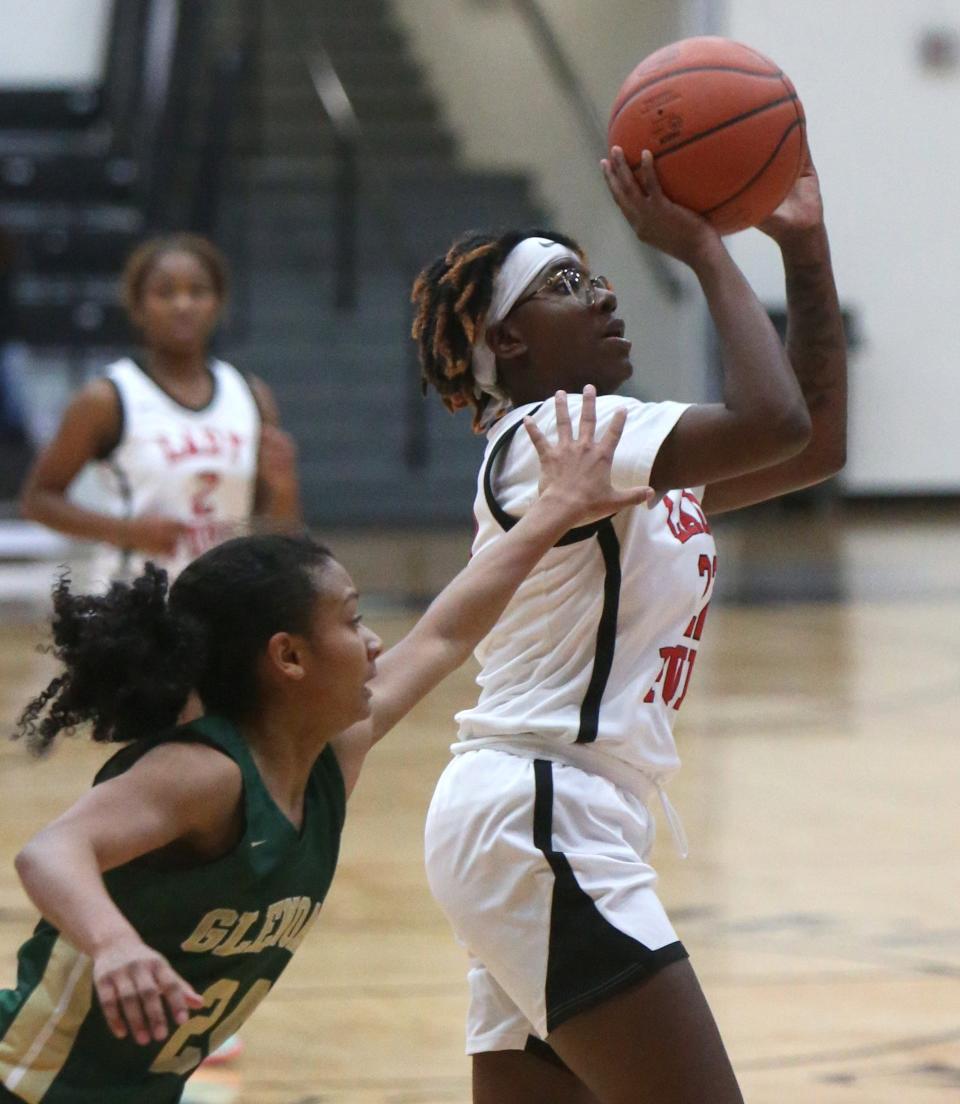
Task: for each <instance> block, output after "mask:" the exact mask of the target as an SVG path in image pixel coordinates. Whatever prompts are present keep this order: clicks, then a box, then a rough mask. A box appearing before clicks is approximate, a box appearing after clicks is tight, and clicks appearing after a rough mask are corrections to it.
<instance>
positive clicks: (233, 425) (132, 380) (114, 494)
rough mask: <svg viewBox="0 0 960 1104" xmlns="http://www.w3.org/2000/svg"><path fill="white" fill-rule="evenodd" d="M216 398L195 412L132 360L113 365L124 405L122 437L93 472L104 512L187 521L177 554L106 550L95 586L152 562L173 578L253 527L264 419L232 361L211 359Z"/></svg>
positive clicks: (112, 376)
mask: <svg viewBox="0 0 960 1104" xmlns="http://www.w3.org/2000/svg"><path fill="white" fill-rule="evenodd" d="M209 367H210V373H211V375H212V382H213V394H212V396H211V398H210V401H209V402H208V403H207V404H206V406H204V407H202V408H201V409H198V410H195V409H193V408H191V407H188V406H184V405H183V404H181V403H179V402H178V401H177V400H176V399H174V398H173V397H172V396H171V395H169V394H168V393H167V392H166V391H165V390H164V389H163V388H162V387H160V386H159V384H157V383H155V382H154V380H153V379H152V378H151V377H150V376H149V375H147V373H146V372H145V371H144V370H143V369H142V368H141V367H140V366H139V365H138V364H137V363H136V362H135V361H134V360H133V359H131V358H129V357H124V358H123V359H121V360H118V361H115V362H114V363H113V364H111V365H109V366H108V368H107V369H106V373H105V374H106V378H107V379H109V380H110V381H111V382H112V384H113V386H114V387H115V388H116V390H117V395H118V397H119V400H120V408H121V419H122V424H121V435H120V440H119V442H118V444H117V446H116V448H114V449H113V451H112V452H111V453H110V455H109V456H107V457H105V458H104V459H103V460H102V461H100V462H99V463H98V464H97V465H96V467H97V470H98V477H99V482H100V486H101V492H102V496H103V498H104V500H105V501H106V503H107V505H106V509H108V510H109V511H110V512H111V513H113V514H114V515H115V516H119V517H142V516H143V515H146V514H154V515H158V516H162V517H166V518H172V519H174V520H176V521H181V522H183V523H184V524H185V525H186V526H187V531H186V535H185V536H184V537H183V539H182V540H181V541H180V544H179V546H178V548H177V550H176V552H175V553H174V555H173V556H171V557H169V558H165V557H160V556H145V555H143V554H141V553H132V552H126V553H125V552H123V551H121V550H120V549H116V548H104V549H103V550H102V551H101V552H99V553H98V555H97V556H96V557H95V562H94V572H93V574H94V579H93V581H94V583H104V582H107V581H109V580H111V579H117V578H130V577H132V576H133V575H136V574H137V573H139V572H140V571H141V570H142V568H143V565H144V563H145V562H146V560H147V559H151V560H153V561H154V562H155V563H157V564H158V565H159V566H161V567H165V568H166V569H167V571H168V572H169V573H170V577H171V579H173V578H174V577H175V576H176V575H177V574H178V573H179V572H180V571H182V570H183V568H184V567H185V566H186V565H187V564H188V563H189V562H190V561H191V560H192V559H195V558H196V557H197V556H199V555H200V554H201V553H202V552H206V551H207V549H209V548H212V547H213V546H214V545H216V544H219V543H221V542H222V541H224V540H226V539H228V538H229V537H233V536H239V535H240V534H242V533H243V532H246V531H248V528H249V521H250V516H251V513H252V510H253V498H254V490H255V484H256V474H257V453H258V449H259V441H260V413H259V411H258V409H257V404H256V400H255V399H254V397H253V392H252V391H251V390H250V385H249V384H248V383H247V381H246V380H245V379H244V377H243V376H242V375H241V374H240V372H238V371H237V369H236V368H234V367H233V366H232V365H230V364H227V363H225V362H224V361H221V360H211V361H210V364H209Z"/></svg>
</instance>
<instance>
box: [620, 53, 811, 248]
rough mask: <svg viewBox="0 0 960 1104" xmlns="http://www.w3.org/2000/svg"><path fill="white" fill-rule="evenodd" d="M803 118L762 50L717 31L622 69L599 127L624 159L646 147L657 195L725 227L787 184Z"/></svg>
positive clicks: (732, 228)
mask: <svg viewBox="0 0 960 1104" xmlns="http://www.w3.org/2000/svg"><path fill="white" fill-rule="evenodd" d="M804 122H805V120H804V115H803V106H802V104H801V103H800V100H799V99H798V98H797V92H796V89H795V88H794V87H793V85H792V84H791V83H790V80H789V78H788V77H787V76H786V74H785V73H783V72H782V71H781V70H780V69H779V68H778V67H777V66H776V65H775V64H774V63H773V62H772V61H770V59H769V58H765V57H764V56H763V54H758V53H757V51H756V50H751V49H750V47H749V46H742V45H741V44H740V43H739V42H731V41H730V39H727V38H713V37H705V38H686V39H683V40H682V41H681V42H674V43H673V44H672V45H671V46H664V47H663V49H662V50H657V51H656V53H653V54H651V55H650V56H649V57H648V58H646V59H645V60H644V61H641V62H640V64H639V65H638V66H637V67H636V69H634V71H633V72H632V73H631V74H630V76H629V77H627V79H626V80H625V81H624V82H623V85H622V86H621V88H620V91H619V93H618V94H617V98H616V100H615V101H614V104H613V110H612V111H611V112H610V126H609V128H608V132H607V134H608V140H609V145H610V146H611V147H613V146H622V147H623V152H624V153H625V154H626V157H627V161H628V162H629V164H630V165H632V166H634V167H636V166H637V165H639V163H640V154H641V153H642V152H643V150H645V149H649V150H650V151H651V152H652V153H653V156H654V159H655V162H656V168H657V175H658V176H659V178H660V183H661V185H662V187H663V190H664V193H665V194H666V195H667V196H668V197H669V198H670V199H672V200H673V201H674V202H675V203H680V204H682V205H683V206H684V207H690V208H692V209H693V210H694V211H697V212H699V213H700V214H701V215H704V216H705V217H706V218H708V219H709V220H710V222H712V223H713V225H714V226H715V227H716V228H717V230H719V231H720V233H721V234H733V233H734V232H736V231H737V230H745V229H746V228H747V227H748V226H756V224H757V223H758V222H762V221H763V220H764V219H765V218H766V217H767V215H769V214H770V213H771V212H772V211H773V210H774V208H775V207H777V206H778V205H779V204H780V202H781V200H783V198H784V196H786V194H787V192H789V191H790V188H791V186H792V184H793V182H794V181H795V180H796V178H797V174H798V173H799V171H800V167H801V165H802V163H803V156H804V143H805V136H804Z"/></svg>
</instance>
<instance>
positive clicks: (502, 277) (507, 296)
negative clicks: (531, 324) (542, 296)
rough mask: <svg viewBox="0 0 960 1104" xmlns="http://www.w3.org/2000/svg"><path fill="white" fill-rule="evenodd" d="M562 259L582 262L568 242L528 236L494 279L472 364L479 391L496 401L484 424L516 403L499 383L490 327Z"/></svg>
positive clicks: (488, 423)
mask: <svg viewBox="0 0 960 1104" xmlns="http://www.w3.org/2000/svg"><path fill="white" fill-rule="evenodd" d="M558 261H571V262H573V263H574V264H579V263H580V258H579V257H578V256H577V255H576V253H574V252H573V250H572V249H569V248H568V247H567V246H565V245H561V244H560V243H559V242H555V241H550V240H549V238H524V239H523V241H521V242H519V243H518V244H517V245H515V246H514V247H513V249H511V250H510V252H509V253H508V254H507V258H506V260H505V261H504V262H503V264H502V265H501V266H500V271H499V272H498V273H497V276H496V279H495V280H494V281H493V296H492V298H491V300H490V309H489V310H488V311H487V317H486V321H485V323H484V326H483V329H482V330H481V331H480V333H479V334H478V335H477V340H476V341H475V342H474V344H473V355H472V359H471V367H472V369H473V378H474V380H476V384H477V386H476V394H477V397H478V398H479V397H480V395H484V394H486V395H490V396H491V398H492V399H493V402H491V403H489V404H488V406H487V409H486V410H485V411H484V416H483V423H482V424H483V428H484V429H486V428H488V427H489V426H490V425H492V424H493V422H495V421H496V420H497V418H499V417H500V416H501V414H503V413H504V412H505V411H506V410H509V409H510V406H511V405H512V404H511V402H510V399H509V398H508V397H507V395H506V393H505V392H504V391H503V390H502V389H501V388H500V387H499V386H498V385H497V358H496V357H495V356H494V355H493V350H492V349H491V348H490V346H489V345H488V344H487V330H489V329H490V327H491V326H496V325H497V323H498V322H502V321H503V320H504V318H506V317H507V315H508V314H509V313H510V311H511V309H512V308H513V306H514V304H515V303H516V302H517V300H518V299H519V298H520V296H521V295H523V293H524V291H526V289H527V288H528V287H529V286H530V283H531V281H532V280H534V279H536V277H537V276H539V275H540V273H541V272H543V270H544V269H545V268H549V267H550V266H551V265H555V264H557V262H558Z"/></svg>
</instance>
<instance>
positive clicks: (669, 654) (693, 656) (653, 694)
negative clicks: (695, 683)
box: [643, 644, 697, 709]
mask: <svg viewBox="0 0 960 1104" xmlns="http://www.w3.org/2000/svg"><path fill="white" fill-rule="evenodd" d="M660 658H661V660H662V663H661V664H660V672H659V674H658V675H657V677H656V679H654V683H653V686H651V687H650V689H649V690H648V691H647V693H646V696H645V697H644V699H643V700H644V701H645V702H646V703H647V705H649V704H650V703H651V702H654V701H656V698H657V685H658V684H659V686H660V696H661V697H662V698H663V701H664V704H665V705H670V704H671V703H672V704H673V708H674V709H679V708H680V706H681V704H682V703H683V699H684V698H685V697H686V696H687V687H688V686H689V685H690V675H691V674H692V672H693V665H694V663H696V661H697V650H696V648H686V647H684V645H683V644H674V645H673V646H672V647H669V648H661V649H660ZM681 682H682V683H683V690H682V691H681V693H680V696H679V697H677V691H678V690H679V689H680V684H681ZM674 698H676V701H674Z"/></svg>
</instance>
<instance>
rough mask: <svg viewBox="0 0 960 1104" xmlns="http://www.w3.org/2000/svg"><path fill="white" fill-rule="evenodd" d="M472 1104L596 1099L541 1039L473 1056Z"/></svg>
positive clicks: (592, 1102)
mask: <svg viewBox="0 0 960 1104" xmlns="http://www.w3.org/2000/svg"><path fill="white" fill-rule="evenodd" d="M473 1104H598V1101H597V1098H596V1097H595V1096H594V1095H593V1093H591V1092H590V1091H589V1089H587V1087H586V1086H585V1085H584V1084H583V1082H582V1081H581V1080H580V1079H579V1078H578V1077H576V1076H575V1075H574V1074H573V1073H571V1072H570V1070H569V1069H568V1068H567V1067H566V1065H565V1064H564V1063H563V1061H562V1059H561V1058H560V1057H559V1056H558V1055H557V1054H556V1053H555V1052H554V1051H553V1050H552V1049H551V1048H550V1047H549V1046H548V1045H547V1044H546V1043H544V1042H542V1041H541V1040H540V1039H537V1038H535V1037H534V1036H531V1037H530V1039H529V1041H528V1044H527V1046H526V1047H525V1048H524V1049H523V1050H490V1051H487V1052H485V1053H483V1054H474V1056H473Z"/></svg>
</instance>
